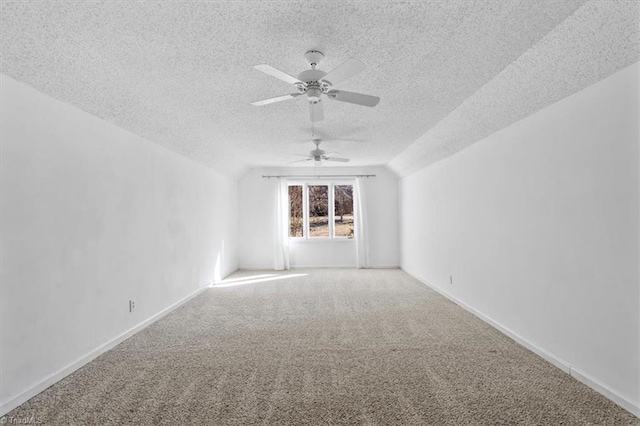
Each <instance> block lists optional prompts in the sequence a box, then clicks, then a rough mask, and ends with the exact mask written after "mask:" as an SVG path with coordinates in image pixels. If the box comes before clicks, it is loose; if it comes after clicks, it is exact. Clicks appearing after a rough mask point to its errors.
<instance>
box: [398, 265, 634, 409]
mask: <svg viewBox="0 0 640 426" xmlns="http://www.w3.org/2000/svg"><path fill="white" fill-rule="evenodd" d="M401 269H402V270H403V271H404V272H406V273H407V274H409V275H411V276H412V277H413V278H415V279H416V280H418V281H420V282H421V283H422V284H424V285H425V286H427V287H429V288H430V289H431V290H433V291H435V292H437V293H439V294H441V295H442V296H444V297H446V298H447V299H449V300H450V301H452V302H453V303H455V304H456V305H458V306H460V307H461V308H463V309H465V310H466V311H468V312H470V313H471V314H473V315H475V316H476V317H478V318H480V319H481V320H482V321H484V322H486V323H487V324H489V325H490V326H492V327H493V328H495V329H497V330H498V331H500V332H502V333H503V334H506V335H507V336H509V337H510V338H511V339H513V340H515V341H516V342H518V343H519V344H520V345H522V346H524V347H525V348H527V349H529V350H530V351H531V352H533V353H535V354H536V355H538V356H540V357H542V358H543V359H545V360H546V361H548V362H550V363H551V364H553V365H555V366H556V367H558V368H559V369H560V370H562V371H564V372H565V373H567V374H569V375H570V376H571V377H574V378H575V379H576V380H578V381H579V382H582V383H584V384H585V385H587V386H589V387H590V388H591V389H593V390H595V391H596V392H598V393H599V394H601V395H603V396H604V397H606V398H608V399H610V400H611V401H613V402H615V403H616V404H618V405H619V406H620V407H622V408H624V409H625V410H627V411H629V412H630V413H631V414H633V415H634V416H636V417H640V405H638V404H635V403H633V402H632V401H630V400H628V399H627V398H625V397H623V396H621V395H619V394H618V393H616V392H615V391H614V390H612V389H611V388H609V387H607V386H606V385H604V384H602V383H600V382H599V381H598V380H597V379H595V378H593V377H591V376H589V375H587V374H585V373H582V372H580V371H579V370H576V369H575V368H573V367H572V366H571V364H570V363H568V362H566V361H564V360H563V359H561V358H560V357H558V356H556V355H554V354H553V353H551V352H548V351H546V350H545V349H543V348H541V347H539V346H537V345H536V344H535V343H532V342H530V341H529V340H527V339H525V338H523V337H522V336H520V335H518V334H517V333H515V332H514V331H512V330H510V329H509V328H507V327H505V326H503V325H502V324H500V323H499V322H497V321H495V320H493V319H492V318H490V317H488V316H486V315H485V314H483V313H482V312H480V311H478V310H477V309H475V308H473V307H471V306H469V305H467V304H466V303H464V302H463V301H461V300H460V299H458V298H456V297H455V296H452V295H451V294H449V293H447V292H445V291H444V290H442V289H440V288H438V287H436V286H434V285H431V284H429V282H428V281H427V280H425V279H424V278H422V277H420V276H419V275H418V274H415V273H413V272H411V271H408V270H407V269H405V268H403V267H401Z"/></svg>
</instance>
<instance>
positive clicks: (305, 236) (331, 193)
mask: <svg viewBox="0 0 640 426" xmlns="http://www.w3.org/2000/svg"><path fill="white" fill-rule="evenodd" d="M340 185H349V186H351V188H352V193H353V194H354V195H355V182H354V181H353V180H324V179H322V180H320V179H318V180H314V181H307V180H304V181H303V180H291V181H288V182H287V205H289V206H290V203H291V201H290V200H289V191H288V188H289V187H290V186H302V237H292V236H291V235H290V232H291V208H288V209H287V223H288V225H289V227H288V231H287V236H288V238H289V240H290V241H296V242H338V241H356V238H357V235H356V233H355V227H356V215H355V205H354V206H353V227H354V234H353V237H351V238H349V237H339V236H336V235H335V186H340ZM309 186H327V191H328V194H327V195H328V196H327V202H328V204H329V205H328V209H327V210H328V213H329V216H328V221H329V223H328V225H329V236H327V237H311V236H310V235H309V223H310V222H309Z"/></svg>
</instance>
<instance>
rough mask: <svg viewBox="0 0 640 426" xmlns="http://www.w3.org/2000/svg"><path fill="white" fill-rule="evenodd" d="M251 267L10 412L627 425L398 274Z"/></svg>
mask: <svg viewBox="0 0 640 426" xmlns="http://www.w3.org/2000/svg"><path fill="white" fill-rule="evenodd" d="M260 274H274V272H255V271H251V272H249V271H246V272H239V273H236V274H235V275H233V276H232V277H230V279H232V280H235V281H231V282H229V283H228V284H229V285H230V286H228V287H219V288H213V289H211V290H207V291H206V292H205V293H204V294H202V295H200V296H198V297H197V298H195V299H193V300H192V301H191V302H189V303H188V304H186V305H184V306H183V307H181V308H180V309H178V310H176V311H174V312H173V313H172V314H170V315H168V316H166V317H165V318H163V319H161V320H160V321H158V322H157V323H155V324H153V325H151V326H149V327H148V328H146V329H145V330H143V331H141V332H140V333H138V334H137V335H135V336H133V337H132V338H130V339H129V340H127V341H125V342H123V343H122V344H120V345H119V346H117V347H116V348H114V349H113V350H111V351H109V352H107V353H106V354H104V355H102V356H101V357H99V358H98V359H96V360H95V361H93V362H91V363H90V364H88V365H87V366H85V367H83V368H82V369H80V370H78V371H77V372H75V373H74V374H72V375H70V376H69V377H67V378H66V379H64V380H62V381H60V382H59V383H57V384H56V385H54V386H52V387H50V388H49V389H47V390H46V391H44V392H42V393H41V394H40V395H38V396H36V397H35V398H33V399H31V400H30V401H28V402H27V403H25V404H24V405H22V406H21V407H19V408H17V409H16V410H14V411H13V412H11V413H9V414H8V416H12V417H14V418H18V419H20V418H28V417H30V418H34V419H39V420H41V421H42V422H43V424H78V425H80V424H82V425H84V424H99V425H107V424H118V425H119V424H149V425H151V424H154V425H155V424H171V425H182V424H201V425H253V424H274V425H323V424H326V425H339V424H363V425H496V424H524V425H560V424H562V425H587V424H589V425H631V424H636V418H635V417H633V416H632V415H631V414H629V413H628V412H626V411H624V410H623V409H621V408H619V407H618V406H616V405H615V404H614V403H612V402H610V401H609V400H607V399H605V398H604V397H602V396H600V395H598V394H597V393H596V392H594V391H592V390H591V389H589V388H588V387H586V386H584V385H582V384H581V383H579V382H577V381H576V380H574V379H573V378H571V377H570V376H568V375H567V374H565V373H563V372H561V371H560V370H558V369H557V368H555V367H553V366H552V365H550V364H549V363H547V362H546V361H544V360H542V359H541V358H539V357H538V356H536V355H534V354H533V353H531V352H529V351H528V350H526V349H524V348H523V347H521V346H519V345H518V344H516V343H514V342H513V341H512V340H510V339H509V338H507V337H506V336H504V335H502V334H501V333H499V332H498V331H496V330H494V329H493V328H491V327H489V326H488V325H486V324H485V323H483V322H482V321H480V320H479V319H477V318H475V317H474V316H472V315H471V314H469V313H467V312H466V311H464V310H463V309H461V308H460V307H458V306H456V305H454V304H453V303H451V302H449V301H447V300H446V299H444V298H443V297H441V296H440V295H438V294H437V293H435V292H434V291H432V290H429V289H428V288H427V287H425V286H424V285H422V284H420V283H419V282H417V281H416V280H414V279H413V278H411V277H409V276H408V275H406V274H405V273H403V272H401V271H399V270H295V271H291V272H288V273H286V276H285V277H284V279H276V280H272V281H263V282H253V281H254V280H253V279H251V278H249V277H250V276H254V275H260ZM299 274H304V276H298V275H299ZM231 284H234V285H233V286H232V285H231Z"/></svg>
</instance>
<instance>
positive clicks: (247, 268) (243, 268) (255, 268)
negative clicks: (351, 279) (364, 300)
mask: <svg viewBox="0 0 640 426" xmlns="http://www.w3.org/2000/svg"><path fill="white" fill-rule="evenodd" d="M302 268H304V269H327V268H334V269H356V268H357V266H356V265H322V266H319V265H290V269H302ZM366 269H401V267H400V265H374V266H369V267H368V268H366ZM273 270H274V269H273V265H270V266H240V267H238V271H273Z"/></svg>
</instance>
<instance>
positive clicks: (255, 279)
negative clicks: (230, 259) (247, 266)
mask: <svg viewBox="0 0 640 426" xmlns="http://www.w3.org/2000/svg"><path fill="white" fill-rule="evenodd" d="M307 275H308V274H262V275H250V276H247V277H240V278H230V279H226V280H221V281H220V282H217V283H216V284H214V285H212V286H211V287H213V288H220V287H235V286H239V285H247V284H256V283H263V282H268V281H276V280H284V279H289V278H298V277H306V276H307Z"/></svg>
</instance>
